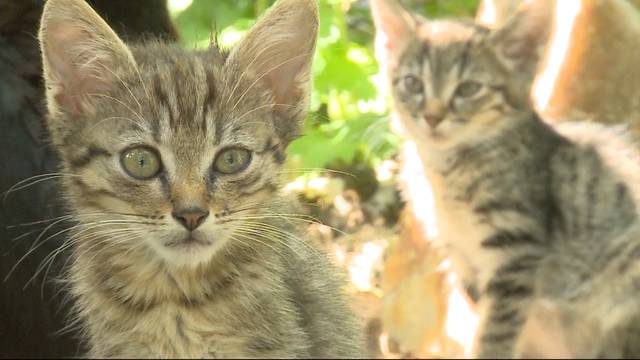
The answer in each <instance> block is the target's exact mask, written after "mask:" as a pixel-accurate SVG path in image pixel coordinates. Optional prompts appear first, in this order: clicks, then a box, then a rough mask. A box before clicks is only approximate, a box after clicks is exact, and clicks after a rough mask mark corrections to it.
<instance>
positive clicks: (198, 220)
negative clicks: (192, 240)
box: [171, 208, 209, 231]
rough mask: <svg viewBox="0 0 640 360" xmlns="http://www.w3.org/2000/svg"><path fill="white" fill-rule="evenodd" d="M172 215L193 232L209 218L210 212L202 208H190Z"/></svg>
mask: <svg viewBox="0 0 640 360" xmlns="http://www.w3.org/2000/svg"><path fill="white" fill-rule="evenodd" d="M171 215H173V218H174V219H176V220H178V222H179V223H180V224H182V226H184V227H185V228H186V229H187V230H189V231H193V230H195V229H197V228H198V226H200V224H202V223H203V222H204V220H205V219H206V218H207V216H209V211H207V210H204V209H200V208H189V209H182V210H178V211H174V212H172V213H171Z"/></svg>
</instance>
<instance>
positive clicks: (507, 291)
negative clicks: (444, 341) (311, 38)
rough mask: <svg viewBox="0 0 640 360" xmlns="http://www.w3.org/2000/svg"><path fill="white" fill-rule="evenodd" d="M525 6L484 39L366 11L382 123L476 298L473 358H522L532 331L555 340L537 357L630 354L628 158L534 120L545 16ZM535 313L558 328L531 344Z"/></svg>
mask: <svg viewBox="0 0 640 360" xmlns="http://www.w3.org/2000/svg"><path fill="white" fill-rule="evenodd" d="M526 6H527V5H526V4H525V5H523V8H521V9H520V10H519V11H518V12H516V13H515V14H514V16H513V18H511V19H510V20H509V21H506V22H505V23H504V25H502V26H501V27H500V28H498V29H496V30H489V29H486V28H483V27H481V26H479V25H477V24H474V23H472V22H465V21H463V20H460V21H457V20H439V21H429V20H425V19H422V18H419V17H418V16H415V15H413V14H410V13H409V12H407V11H405V10H404V9H402V7H401V6H400V5H399V4H397V3H396V2H395V1H390V0H389V1H385V0H372V13H373V17H374V20H375V23H376V26H377V29H378V31H379V32H380V35H384V37H382V38H381V39H382V41H381V42H380V43H379V44H381V45H382V46H383V50H384V51H386V53H387V59H386V60H387V71H388V77H389V84H390V88H391V93H392V96H393V99H394V112H395V113H396V115H397V117H398V118H399V121H400V123H401V125H402V126H403V128H404V131H405V133H406V134H408V136H409V137H410V139H411V140H413V141H414V142H415V143H416V144H417V147H418V151H419V154H420V157H421V159H422V160H423V163H424V171H425V174H426V176H427V178H428V179H429V181H430V183H431V186H432V187H433V192H434V195H435V200H434V202H435V208H436V214H437V218H438V224H437V225H438V230H439V238H438V240H439V241H440V242H441V244H443V245H444V246H446V247H447V248H448V249H449V253H450V255H451V257H452V259H453V264H454V268H455V269H456V272H457V273H458V274H459V275H461V276H462V277H463V278H464V279H465V280H466V282H467V283H473V284H475V286H476V288H477V289H478V290H479V292H480V295H479V316H480V321H481V325H480V328H479V330H478V334H477V336H476V340H475V344H474V356H477V357H480V358H496V357H507V358H508V357H514V356H525V355H526V354H527V353H528V354H531V353H532V352H531V347H532V346H533V347H534V348H535V347H536V346H542V345H539V344H538V345H536V344H535V342H533V341H532V339H530V338H527V336H529V335H530V334H535V336H547V337H548V338H547V340H549V341H547V342H546V343H550V342H555V344H554V345H555V349H556V350H555V351H556V353H555V354H554V353H553V352H554V349H534V350H538V351H537V354H540V355H541V356H542V355H544V356H553V355H558V356H563V355H566V354H573V355H576V354H578V355H580V356H587V357H591V356H605V357H607V356H616V357H619V356H624V357H629V356H633V357H637V356H640V349H639V348H638V345H637V338H638V337H639V336H640V329H638V326H637V325H636V323H638V320H640V313H639V312H638V306H640V304H639V302H638V300H637V299H638V294H639V290H640V263H638V261H637V260H638V259H640V242H639V241H638V239H639V238H640V228H639V225H638V216H637V207H638V206H637V195H638V189H637V188H638V185H636V184H638V180H639V179H640V178H639V174H640V168H639V167H638V163H637V162H638V154H637V153H636V152H635V150H634V149H633V148H632V147H631V146H629V145H627V144H626V142H625V140H624V139H622V138H621V137H619V136H617V135H616V133H615V132H614V131H613V130H611V129H607V128H604V127H602V126H598V125H594V124H569V123H566V124H562V125H556V126H555V127H551V126H550V125H548V124H546V123H545V122H544V121H542V120H541V119H540V118H539V117H538V115H537V114H536V112H535V111H534V109H533V107H532V105H531V101H530V98H529V92H530V89H531V86H532V82H533V78H534V74H535V72H536V71H535V70H536V67H537V64H538V62H539V59H540V57H541V51H540V49H541V48H543V44H544V42H545V40H546V36H547V32H548V30H547V29H548V28H549V24H548V23H547V22H548V19H549V17H548V16H546V15H545V14H544V11H542V10H544V9H543V8H541V9H539V10H541V11H536V7H534V8H531V9H527V8H526ZM527 10H528V11H527ZM414 201H415V199H414ZM541 309H542V310H541ZM586 314H588V315H586ZM543 315H544V316H550V317H551V318H554V319H555V322H556V325H550V327H551V328H552V330H551V331H549V332H548V333H545V332H537V333H536V329H537V328H539V327H538V326H536V322H537V321H540V320H539V319H537V318H536V317H540V316H543ZM568 319H569V320H568ZM574 320H575V321H574ZM577 320H579V321H577ZM525 322H527V326H524V324H525ZM542 324H547V323H546V322H544V321H543V322H542ZM523 328H525V330H526V331H523V330H522V329H523ZM521 333H522V336H521ZM581 334H586V335H581ZM559 335H562V336H559ZM585 339H588V340H587V342H588V343H589V345H590V346H589V347H584V346H583V347H580V346H581V344H584V343H585ZM540 343H541V344H545V341H541V342H540ZM545 351H546V353H545ZM534 353H535V352H534Z"/></svg>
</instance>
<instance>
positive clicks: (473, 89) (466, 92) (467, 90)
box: [456, 81, 482, 97]
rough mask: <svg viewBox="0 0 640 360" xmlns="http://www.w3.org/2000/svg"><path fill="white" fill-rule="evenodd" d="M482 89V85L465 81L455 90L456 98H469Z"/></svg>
mask: <svg viewBox="0 0 640 360" xmlns="http://www.w3.org/2000/svg"><path fill="white" fill-rule="evenodd" d="M480 89H482V84H480V83H478V82H475V81H465V82H463V83H461V84H460V85H458V87H457V88H456V96H459V97H471V96H473V95H475V94H477V93H478V91H480Z"/></svg>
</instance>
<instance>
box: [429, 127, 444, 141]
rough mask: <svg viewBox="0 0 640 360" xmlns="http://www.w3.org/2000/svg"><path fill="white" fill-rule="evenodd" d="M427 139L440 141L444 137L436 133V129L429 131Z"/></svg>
mask: <svg viewBox="0 0 640 360" xmlns="http://www.w3.org/2000/svg"><path fill="white" fill-rule="evenodd" d="M429 137H430V138H432V139H434V140H442V139H444V135H442V133H441V132H439V131H438V129H429Z"/></svg>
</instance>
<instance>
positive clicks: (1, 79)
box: [0, 0, 177, 358]
mask: <svg viewBox="0 0 640 360" xmlns="http://www.w3.org/2000/svg"><path fill="white" fill-rule="evenodd" d="M43 3H44V2H43V1H42V0H19V1H18V0H0V193H3V192H5V191H6V190H8V189H9V188H10V187H12V186H14V185H15V184H17V183H18V182H20V181H21V180H24V179H27V178H29V177H32V176H36V175H39V174H45V173H53V172H56V171H58V160H57V158H56V156H55V152H54V151H53V149H52V148H51V146H50V145H49V141H48V136H47V132H46V128H45V125H44V118H43V116H44V110H45V106H44V105H45V104H44V89H43V84H42V76H41V75H42V70H41V62H40V51H39V48H38V42H37V30H38V24H39V20H40V14H41V12H42V6H43ZM89 3H90V4H91V5H92V6H93V7H94V8H95V9H96V11H98V13H100V14H101V15H102V16H103V18H104V19H105V20H106V21H107V22H109V23H110V24H111V25H112V26H113V28H114V30H116V32H118V33H119V34H120V36H122V37H123V39H125V41H127V40H128V41H132V40H136V39H139V38H141V37H149V36H156V37H163V38H165V39H167V40H176V38H177V34H176V31H175V29H174V27H173V25H172V24H171V21H170V17H169V14H168V11H167V8H166V4H165V0H145V1H139V0H137V1H129V0H92V1H89ZM59 194H60V191H59V189H58V188H57V187H56V183H55V181H42V182H39V183H37V184H35V185H33V186H30V187H28V188H25V189H23V190H18V191H15V192H12V193H11V194H9V195H8V196H7V198H6V201H3V199H2V198H1V197H0V357H2V358H6V357H71V356H77V355H81V354H82V347H81V344H80V341H79V336H78V334H77V331H76V330H75V329H70V330H69V331H65V332H62V333H61V334H56V332H60V331H61V330H63V328H64V327H65V326H66V325H68V323H69V322H68V320H69V319H68V304H65V303H64V300H65V298H66V292H65V289H64V288H63V287H62V286H60V285H56V284H55V283H54V281H53V280H54V279H56V278H59V277H60V276H61V274H62V268H63V265H64V264H65V262H66V261H67V259H68V255H69V254H68V253H69V252H68V250H65V251H62V252H61V253H60V254H59V255H58V256H57V257H56V259H55V261H54V262H53V265H52V266H51V268H50V269H49V271H48V273H47V274H46V276H45V274H44V272H45V271H46V270H47V268H44V269H43V271H42V272H41V274H40V275H39V276H37V277H36V278H35V280H34V281H31V282H30V283H29V284H28V285H27V283H28V282H29V280H30V279H31V278H32V276H33V275H34V274H35V273H36V271H37V269H38V266H39V265H41V264H43V262H44V261H45V260H46V258H47V256H48V255H50V254H52V253H53V252H55V251H57V250H59V249H60V248H61V245H62V244H63V242H64V240H65V238H64V236H56V237H53V238H50V239H48V240H46V242H42V241H43V240H44V239H46V238H47V237H48V236H49V235H53V234H55V233H56V232H57V231H59V230H60V229H64V228H65V227H68V226H69V224H63V223H60V224H57V226H55V227H52V228H51V229H49V231H47V232H46V235H45V236H43V237H42V238H40V239H39V241H38V243H42V245H41V246H38V245H37V244H36V246H37V247H36V248H35V250H34V251H33V252H32V253H30V254H29V255H28V256H26V257H25V258H24V260H23V261H21V262H20V263H19V264H18V262H19V261H20V259H21V258H22V257H23V256H25V254H27V253H28V252H29V251H30V248H31V246H32V244H33V243H34V241H35V240H36V239H37V237H38V235H39V234H40V232H41V230H43V229H44V228H45V227H46V226H47V225H49V224H50V223H49V222H43V223H40V224H34V225H26V226H17V225H18V224H24V223H27V222H34V221H42V220H47V219H54V218H56V217H59V216H61V215H64V214H66V211H65V210H64V209H63V208H62V206H61V205H60V202H59V200H60V196H59ZM16 264H18V265H17V267H16V268H15V270H14V271H12V272H11V270H12V269H13V268H14V266H16ZM10 272H11V275H10V276H9V277H8V278H7V280H6V281H4V279H5V278H6V277H7V276H8V275H9V273H10ZM25 286H26V287H25Z"/></svg>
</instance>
